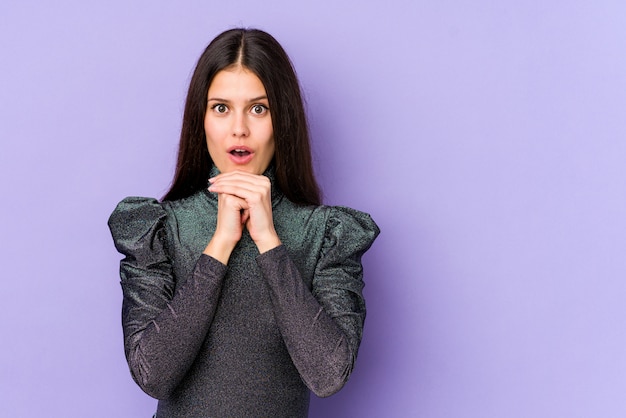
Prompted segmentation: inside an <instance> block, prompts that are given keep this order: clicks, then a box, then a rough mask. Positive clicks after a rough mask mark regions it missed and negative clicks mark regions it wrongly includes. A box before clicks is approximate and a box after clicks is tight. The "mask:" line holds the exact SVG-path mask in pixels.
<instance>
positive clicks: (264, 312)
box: [109, 174, 379, 418]
mask: <svg viewBox="0 0 626 418" xmlns="http://www.w3.org/2000/svg"><path fill="white" fill-rule="evenodd" d="M268 177H270V179H271V180H273V176H271V174H270V175H268ZM272 184H273V181H272ZM272 205H273V218H274V225H275V228H276V231H277V233H278V235H279V237H280V239H281V241H282V245H281V246H279V247H276V248H274V249H272V250H270V251H268V252H266V253H264V254H262V255H259V252H258V250H257V248H256V245H255V244H254V242H253V241H252V239H251V238H250V235H249V234H248V233H247V231H244V234H243V237H242V238H241V240H240V242H239V243H238V245H237V246H236V248H235V250H234V251H233V253H232V255H231V257H230V260H229V262H228V265H227V266H226V265H224V264H222V263H220V262H219V261H217V260H215V259H214V258H212V257H210V256H207V255H204V254H202V251H203V250H204V248H205V247H206V245H207V243H208V242H209V240H210V239H211V236H212V234H213V231H214V230H215V224H216V219H217V218H216V215H217V197H216V195H214V194H212V193H210V192H208V191H207V190H202V191H200V192H198V193H196V194H194V195H192V196H190V197H188V198H185V199H181V200H177V201H167V202H158V201H157V200H155V199H150V198H141V197H129V198H126V199H124V200H122V201H121V202H120V203H119V205H118V206H117V208H116V209H115V211H114V212H113V214H112V215H111V217H110V219H109V228H110V229H111V234H112V236H113V240H114V242H115V247H116V248H117V250H118V251H119V252H120V253H122V254H123V255H124V256H125V257H124V258H123V259H122V261H121V266H120V275H121V284H122V291H123V296H124V299H123V304H122V325H123V331H124V349H125V353H126V359H127V360H128V365H129V367H130V371H131V374H132V376H133V379H134V380H135V381H136V382H137V384H138V385H139V386H140V387H141V388H142V389H143V390H144V391H145V392H146V393H147V394H149V395H151V396H153V397H155V398H157V399H159V403H158V408H157V415H156V416H157V417H159V418H164V417H177V418H180V417H194V418H198V417H306V416H307V414H308V406H309V389H310V390H311V391H313V392H314V393H315V394H316V395H318V396H322V397H323V396H329V395H332V394H333V393H335V392H337V391H338V390H339V389H341V387H342V386H343V385H344V383H345V382H346V381H347V379H348V377H349V376H350V373H351V371H352V368H353V366H354V362H355V358H356V355H357V351H358V348H359V344H360V342H361V335H362V330H363V321H364V319H365V302H364V300H363V296H362V288H363V280H362V276H363V269H362V265H361V256H362V255H363V253H364V252H365V251H367V249H368V248H369V247H370V246H371V244H372V242H373V241H374V239H375V238H376V236H377V235H378V233H379V230H378V227H377V226H376V224H375V223H374V221H373V220H372V219H371V218H370V216H369V215H367V214H365V213H363V212H359V211H356V210H353V209H349V208H345V207H331V206H298V205H295V204H293V203H292V202H290V201H289V200H288V199H287V198H286V197H284V195H283V194H282V193H281V192H280V191H278V190H276V189H274V190H272Z"/></svg>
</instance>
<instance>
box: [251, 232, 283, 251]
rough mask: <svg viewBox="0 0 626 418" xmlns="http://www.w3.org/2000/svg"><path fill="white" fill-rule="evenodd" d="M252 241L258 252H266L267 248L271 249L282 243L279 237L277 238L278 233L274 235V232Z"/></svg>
mask: <svg viewBox="0 0 626 418" xmlns="http://www.w3.org/2000/svg"><path fill="white" fill-rule="evenodd" d="M254 243H255V244H256V246H257V248H258V249H259V253H260V254H263V253H265V252H268V251H269V250H272V249H274V248H276V247H278V246H279V245H281V244H282V242H281V241H280V238H278V235H275V234H274V235H272V236H269V237H267V238H264V239H260V240H258V241H255V242H254Z"/></svg>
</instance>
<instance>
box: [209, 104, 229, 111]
mask: <svg viewBox="0 0 626 418" xmlns="http://www.w3.org/2000/svg"><path fill="white" fill-rule="evenodd" d="M211 109H213V110H214V111H215V112H216V113H226V112H228V106H226V105H225V104H224V103H218V104H215V105H213V106H211Z"/></svg>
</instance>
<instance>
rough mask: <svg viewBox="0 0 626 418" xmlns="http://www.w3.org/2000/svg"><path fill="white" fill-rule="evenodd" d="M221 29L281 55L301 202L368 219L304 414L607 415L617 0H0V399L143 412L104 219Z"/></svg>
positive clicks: (5, 409)
mask: <svg viewBox="0 0 626 418" xmlns="http://www.w3.org/2000/svg"><path fill="white" fill-rule="evenodd" d="M296 4H297V6H296ZM239 25H245V26H256V27H260V28H262V29H265V30H268V31H269V32H271V33H272V34H274V35H275V36H276V37H277V38H278V40H279V41H280V42H281V43H282V44H283V45H284V47H285V48H286V49H287V51H288V53H289V54H290V55H291V57H292V59H293V61H294V63H295V65H296V68H297V70H298V73H299V75H300V78H301V82H302V85H303V87H304V91H305V94H306V97H307V100H308V109H309V114H310V119H311V127H312V133H313V137H314V141H315V144H314V151H315V161H316V167H317V171H318V174H319V179H320V181H321V183H322V185H323V186H324V189H325V194H326V202H327V203H330V204H344V205H348V206H352V207H355V208H358V209H361V210H364V211H367V212H370V213H371V214H372V215H373V216H374V218H375V219H376V221H377V222H378V223H379V225H380V227H381V229H382V235H381V236H380V237H379V239H378V241H377V242H376V244H375V245H374V247H373V248H372V250H371V252H369V253H368V255H367V256H366V258H365V264H366V282H367V286H366V297H367V300H368V304H369V305H368V306H369V312H368V318H367V321H366V330H365V339H364V341H363V345H362V350H361V354H360V357H359V361H358V364H357V369H356V371H355V373H354V374H353V376H352V379H351V381H350V382H349V383H348V384H347V386H346V387H345V388H344V390H342V392H340V393H339V394H337V395H335V396H333V397H331V398H329V399H323V400H320V399H313V403H312V408H311V416H312V417H328V416H330V417H333V416H338V417H339V416H340V417H404V416H415V417H429V418H431V417H432V418H449V417H477V418H478V417H481V418H482V417H623V416H626V396H625V395H624V390H625V389H626V332H625V329H626V327H625V325H624V317H625V315H626V303H625V301H624V299H625V295H626V293H625V291H626V280H625V279H626V254H625V250H626V238H625V237H626V216H625V214H626V194H625V191H626V167H625V157H626V142H625V136H626V122H625V121H626V118H625V114H626V2H623V1H621V0H615V1H591V0H590V1H559V0H557V1H549V2H546V1H539V0H536V1H519V2H512V1H509V2H496V1H490V0H477V1H476V0H475V1H445V0H444V1H436V2H435V1H409V0H405V1H369V2H363V1H356V0H353V1H345V2H339V1H336V0H332V1H331V0H328V1H320V0H317V1H309V2H306V3H304V4H300V3H296V2H292V1H287V0H282V1H273V2H262V1H224V2H209V1H187V2H165V1H161V2H153V1H133V2H129V1H121V0H115V1H108V2H98V3H96V2H92V3H90V2H85V1H78V0H74V1H56V2H35V1H17V0H16V1H3V2H2V3H0V179H1V180H0V181H1V183H0V184H1V187H2V205H1V209H0V210H1V214H2V217H1V219H2V220H1V224H0V228H1V230H0V233H1V238H2V239H1V240H0V257H1V262H2V266H3V269H2V298H1V301H2V302H1V303H0V318H1V322H0V339H1V342H0V399H1V401H0V416H3V417H36V416H50V417H122V418H124V417H148V416H150V414H151V413H152V412H153V410H154V406H155V401H153V400H152V399H150V398H149V397H148V396H147V395H144V394H143V393H142V392H141V391H140V389H138V388H137V387H136V385H135V384H134V383H133V382H132V380H131V378H130V374H129V372H128V370H127V366H126V364H125V361H124V357H123V350H122V338H121V327H120V319H119V316H120V305H121V291H120V287H119V283H118V281H119V279H118V271H117V270H118V261H119V258H120V257H119V255H118V254H117V253H116V252H115V250H114V248H113V245H112V241H111V238H110V236H109V233H108V229H107V227H106V220H107V218H108V215H109V213H110V212H111V211H112V210H113V208H114V206H115V204H116V203H117V201H119V200H120V199H122V198H123V197H125V196H127V195H147V196H161V195H162V194H163V192H164V191H165V190H166V187H167V185H168V183H169V181H170V179H171V176H172V171H173V166H174V157H175V150H176V144H177V140H178V132H179V128H180V120H181V113H182V107H183V100H184V95H185V91H186V87H187V83H188V80H189V76H190V73H191V71H192V69H193V67H194V64H195V61H196V59H197V58H198V56H199V55H200V53H201V51H202V49H203V48H204V46H205V45H206V44H207V42H208V41H209V40H210V39H212V38H213V37H214V36H215V35H216V34H218V33H219V32H221V31H222V30H224V29H227V28H230V27H233V26H239Z"/></svg>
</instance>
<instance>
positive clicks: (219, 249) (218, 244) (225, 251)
mask: <svg viewBox="0 0 626 418" xmlns="http://www.w3.org/2000/svg"><path fill="white" fill-rule="evenodd" d="M236 245H237V241H235V242H232V241H229V240H224V239H220V238H219V237H218V236H216V235H214V236H213V238H211V241H209V243H208V244H207V246H206V248H205V249H204V251H203V253H204V254H206V255H208V256H211V257H213V258H214V259H216V260H217V261H219V262H220V263H222V264H224V265H226V264H228V260H229V259H230V255H231V253H232V252H233V250H234V249H235V246H236Z"/></svg>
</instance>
